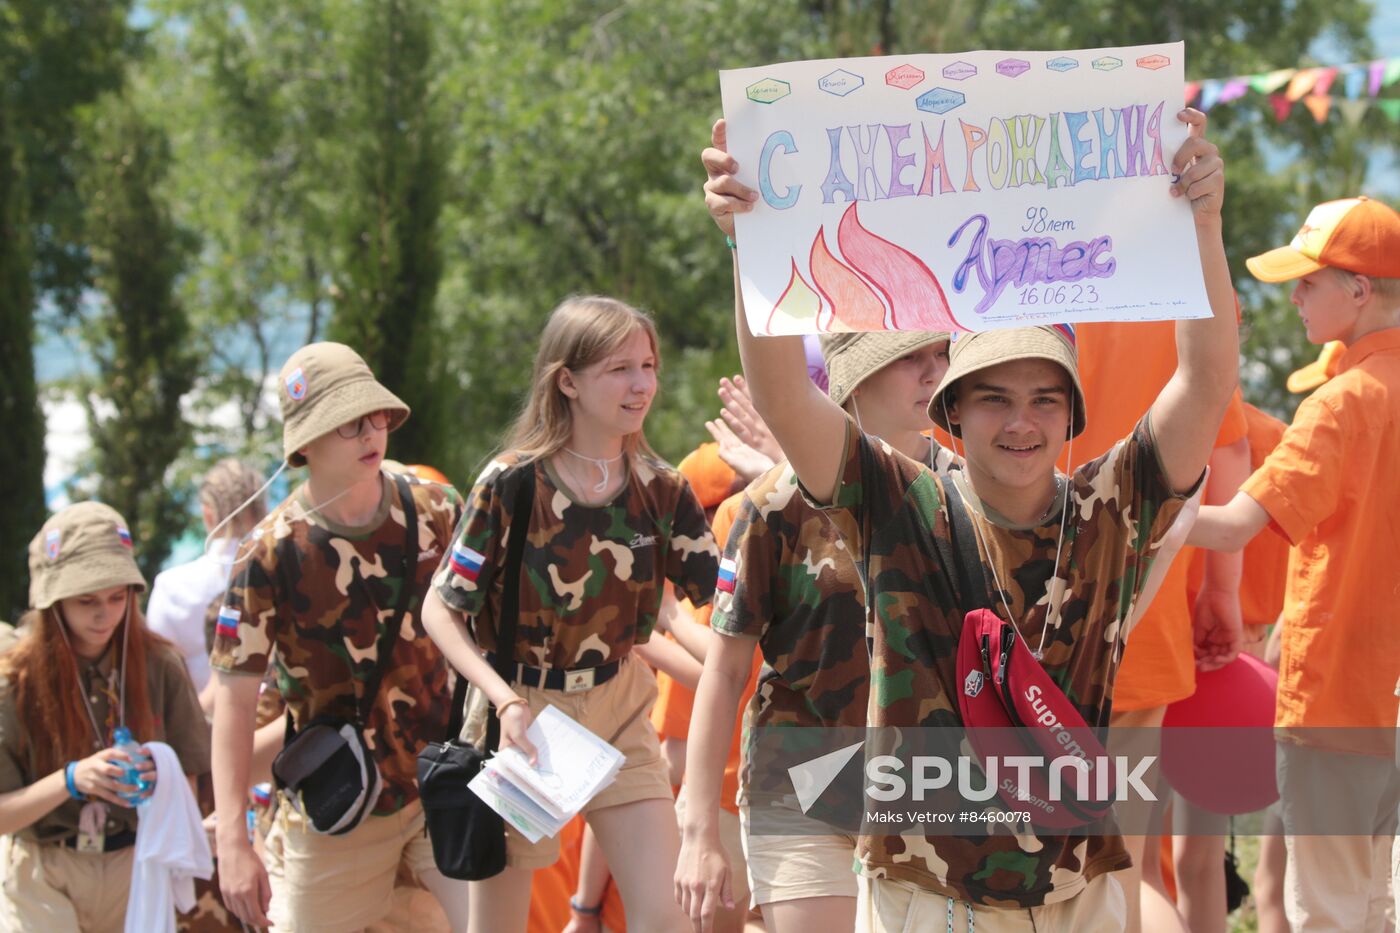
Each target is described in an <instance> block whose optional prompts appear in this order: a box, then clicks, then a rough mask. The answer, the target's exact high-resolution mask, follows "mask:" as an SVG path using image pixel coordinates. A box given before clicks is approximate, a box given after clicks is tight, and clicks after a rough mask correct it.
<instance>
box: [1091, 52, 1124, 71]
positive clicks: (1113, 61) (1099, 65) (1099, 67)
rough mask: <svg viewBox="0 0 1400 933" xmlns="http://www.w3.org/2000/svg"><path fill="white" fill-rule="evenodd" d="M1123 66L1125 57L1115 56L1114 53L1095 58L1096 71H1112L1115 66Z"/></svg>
mask: <svg viewBox="0 0 1400 933" xmlns="http://www.w3.org/2000/svg"><path fill="white" fill-rule="evenodd" d="M1122 67H1123V59H1121V58H1115V57H1114V56H1112V55H1105V56H1103V57H1102V58H1096V59H1094V70H1095V71H1112V70H1113V69H1115V68H1122Z"/></svg>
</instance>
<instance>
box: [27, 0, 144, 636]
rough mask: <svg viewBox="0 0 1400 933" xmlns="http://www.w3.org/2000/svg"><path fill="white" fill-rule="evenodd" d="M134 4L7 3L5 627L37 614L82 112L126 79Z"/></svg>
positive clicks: (69, 297) (80, 266) (75, 281)
mask: <svg viewBox="0 0 1400 933" xmlns="http://www.w3.org/2000/svg"><path fill="white" fill-rule="evenodd" d="M127 7H128V4H126V3H113V2H106V0H75V2H72V3H65V4H62V5H56V4H53V3H48V2H44V0H2V2H0V429H3V431H4V433H5V439H6V444H7V447H8V451H7V453H8V456H7V457H6V458H5V459H4V464H3V466H0V482H3V484H4V488H5V489H6V490H7V494H8V495H7V498H8V507H7V515H6V519H5V521H4V522H3V523H0V554H2V555H4V556H3V558H0V618H3V617H9V618H13V617H14V616H13V613H15V612H16V611H18V610H21V609H23V608H24V607H25V606H27V605H28V599H29V592H28V590H29V575H28V567H27V564H26V559H25V547H26V545H27V544H28V541H29V538H30V537H31V536H32V535H33V534H34V533H35V532H36V531H38V529H39V526H40V525H41V524H42V523H43V521H44V516H45V512H46V509H45V506H44V421H43V416H42V414H41V412H40V409H39V404H38V386H37V385H36V384H35V381H34V375H35V373H34V336H35V308H36V300H37V298H38V297H39V296H43V297H44V298H45V299H46V300H48V301H49V302H50V304H51V305H53V306H56V307H59V308H68V309H71V308H72V307H73V306H75V305H76V303H77V296H78V295H79V294H80V292H81V290H82V287H83V284H84V283H85V281H86V250H85V248H84V246H83V240H82V236H81V234H80V232H79V230H80V227H81V214H82V212H81V210H80V209H79V199H78V197H77V195H76V192H75V189H74V185H73V177H72V173H71V165H72V161H73V160H72V158H71V157H72V154H73V151H74V147H75V125H74V112H75V110H76V108H77V107H79V106H80V105H82V104H84V103H86V102H88V101H91V100H92V99H93V97H95V96H96V95H97V93H98V92H100V91H101V90H103V89H104V88H107V87H111V86H114V85H115V83H116V82H117V81H118V80H119V78H120V74H121V66H122V63H123V61H124V58H125V55H124V52H125V50H126V47H127V46H128V44H129V43H130V35H129V33H128V31H127V28H126V25H125V18H126V11H127Z"/></svg>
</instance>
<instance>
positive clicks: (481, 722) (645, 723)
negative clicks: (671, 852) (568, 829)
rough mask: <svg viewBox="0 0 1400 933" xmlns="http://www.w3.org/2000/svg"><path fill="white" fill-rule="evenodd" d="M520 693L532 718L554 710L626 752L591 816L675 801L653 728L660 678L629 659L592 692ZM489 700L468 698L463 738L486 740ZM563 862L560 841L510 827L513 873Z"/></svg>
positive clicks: (478, 695)
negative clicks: (527, 834) (611, 809)
mask: <svg viewBox="0 0 1400 933" xmlns="http://www.w3.org/2000/svg"><path fill="white" fill-rule="evenodd" d="M514 690H515V692H516V693H517V694H518V695H520V696H522V697H524V698H525V700H526V702H528V703H529V704H530V716H531V717H532V718H533V717H535V716H538V715H539V714H540V712H541V711H542V710H543V709H544V708H545V707H546V706H553V707H554V708H555V709H557V710H559V711H560V712H561V713H563V714H564V715H566V716H568V717H569V718H571V719H573V720H575V721H576V722H578V723H580V724H581V725H582V726H583V727H584V728H585V729H588V730H589V731H590V732H592V733H593V734H594V735H596V736H598V737H599V738H601V739H603V740H604V741H606V742H611V743H612V745H613V747H615V748H616V749H617V750H618V751H620V752H622V754H623V755H624V756H625V759H626V760H625V761H624V762H623V764H622V770H621V771H619V772H618V774H617V777H616V778H615V779H614V780H613V782H612V783H611V784H609V785H608V786H607V787H605V788H603V789H602V790H601V791H599V792H598V796H596V797H594V798H593V799H592V800H590V801H589V802H588V803H587V804H586V805H585V806H584V808H583V811H582V812H583V814H584V815H585V816H587V815H588V814H589V813H591V812H593V811H594V810H602V809H605V808H607V807H617V806H621V805H622V804H625V803H635V802H637V801H639V800H670V799H671V778H670V773H669V771H668V769H667V767H666V762H665V760H664V759H663V758H662V757H661V742H660V740H659V739H657V737H656V728H655V727H654V726H652V724H651V708H652V707H653V706H655V705H656V677H655V675H653V674H652V672H651V668H649V667H647V666H646V664H644V663H642V662H641V661H639V660H637V659H636V658H634V657H631V656H630V655H629V656H628V657H626V658H624V659H623V661H622V667H621V669H620V670H619V671H618V672H617V674H616V675H614V676H613V678H612V679H611V680H609V681H607V682H606V683H603V684H599V685H598V686H596V687H594V688H592V689H591V690H584V691H582V692H580V693H565V692H564V691H562V690H545V689H543V688H541V687H527V686H525V685H524V684H515V685H514ZM486 709H487V705H486V696H485V694H483V693H482V692H481V691H480V690H476V689H473V690H472V691H471V692H470V694H469V695H468V698H467V716H466V726H465V727H464V728H463V730H462V734H463V736H464V737H465V738H466V739H467V740H468V741H471V742H474V743H478V744H479V743H480V742H481V741H482V740H483V739H484V738H485V735H486ZM558 859H559V838H558V837H557V836H556V837H553V838H545V839H541V840H540V841H539V842H535V843H532V842H530V840H528V839H526V838H525V837H524V836H522V835H520V833H518V832H516V830H515V828H514V827H513V826H511V825H510V824H509V823H507V824H506V864H507V865H509V866H510V867H512V868H525V869H531V870H533V869H536V868H548V867H549V866H550V865H553V864H554V863H555V862H556V861H558Z"/></svg>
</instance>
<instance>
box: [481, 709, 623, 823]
mask: <svg viewBox="0 0 1400 933" xmlns="http://www.w3.org/2000/svg"><path fill="white" fill-rule="evenodd" d="M525 735H526V737H527V738H529V740H530V741H531V743H533V744H534V746H535V750H536V751H537V752H538V753H539V755H538V759H537V762H536V764H535V767H533V768H532V767H530V764H529V761H528V760H527V759H526V757H525V756H524V755H522V754H521V753H520V752H519V751H518V750H517V749H515V748H506V749H502V750H501V751H499V752H497V753H496V754H495V755H493V756H492V757H491V758H490V759H489V760H488V761H487V762H486V765H485V766H484V767H483V768H482V769H481V771H479V772H478V773H477V775H476V777H474V778H472V780H471V783H469V784H468V785H467V787H468V788H470V789H471V791H472V793H474V794H476V795H477V796H478V797H480V798H481V799H482V800H483V801H485V802H486V804H487V805H488V806H490V807H491V809H493V810H495V811H496V812H497V813H499V814H500V815H501V817H502V818H503V819H505V820H506V822H508V823H510V825H512V826H514V827H515V828H516V829H517V830H519V831H520V834H521V835H522V836H524V837H525V838H526V839H528V840H530V841H531V842H539V841H540V840H541V839H543V838H544V837H546V836H554V835H556V834H557V833H558V832H559V830H561V829H563V828H564V825H565V824H566V823H568V822H569V820H571V819H573V818H574V817H575V816H576V815H577V814H578V812H579V811H580V810H582V809H583V808H584V806H585V805H586V804H587V803H588V801H590V800H592V799H593V798H594V796H596V795H597V793H598V792H599V791H600V790H602V789H603V788H605V787H607V786H608V785H609V784H611V783H612V782H613V778H615V777H617V772H618V771H619V770H621V769H622V762H623V756H622V752H620V751H618V750H617V749H616V748H613V747H612V746H611V745H609V744H608V743H607V742H604V741H603V740H602V739H600V738H598V736H596V735H594V734H593V733H592V732H589V731H588V730H587V729H585V728H584V727H583V726H581V725H579V724H578V723H577V722H575V721H574V720H572V719H570V718H569V717H568V716H566V715H564V714H563V713H561V712H559V710H557V709H555V708H554V707H552V706H547V707H545V708H544V710H543V711H541V713H540V715H539V716H538V717H536V719H535V721H534V722H532V723H531V724H530V728H529V729H527V730H526V731H525Z"/></svg>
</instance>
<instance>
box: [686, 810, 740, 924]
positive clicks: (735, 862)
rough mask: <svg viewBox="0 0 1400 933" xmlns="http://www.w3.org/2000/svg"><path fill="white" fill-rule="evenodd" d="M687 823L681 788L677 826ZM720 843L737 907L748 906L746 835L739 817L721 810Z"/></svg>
mask: <svg viewBox="0 0 1400 933" xmlns="http://www.w3.org/2000/svg"><path fill="white" fill-rule="evenodd" d="M684 822H685V788H684V787H681V792H680V794H679V796H677V797H676V825H677V826H679V825H680V824H681V823H684ZM719 841H720V844H721V845H723V846H724V854H725V855H726V856H727V857H728V858H729V877H730V879H731V881H730V885H731V889H732V890H731V893H732V894H733V895H734V903H735V905H739V904H747V903H748V902H749V900H750V897H751V895H752V893H753V892H752V889H751V888H750V887H749V860H748V859H747V858H745V857H744V833H743V830H742V829H741V828H740V826H739V815H738V814H737V813H730V812H729V811H728V810H726V809H724V808H723V807H720V808H719Z"/></svg>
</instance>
